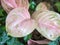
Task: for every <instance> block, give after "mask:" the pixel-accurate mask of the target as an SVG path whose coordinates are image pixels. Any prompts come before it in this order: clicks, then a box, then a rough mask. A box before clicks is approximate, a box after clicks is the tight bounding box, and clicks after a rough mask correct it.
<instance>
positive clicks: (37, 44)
mask: <svg viewBox="0 0 60 45" xmlns="http://www.w3.org/2000/svg"><path fill="white" fill-rule="evenodd" d="M48 43H49V40H40V41H35V40H32V39H30V40H28V45H40V44H48Z"/></svg>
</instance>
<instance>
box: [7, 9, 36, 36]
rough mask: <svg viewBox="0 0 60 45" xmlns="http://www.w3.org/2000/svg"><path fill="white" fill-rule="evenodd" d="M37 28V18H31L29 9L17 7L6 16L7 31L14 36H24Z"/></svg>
mask: <svg viewBox="0 0 60 45" xmlns="http://www.w3.org/2000/svg"><path fill="white" fill-rule="evenodd" d="M35 28H36V23H35V20H33V19H31V17H30V14H29V12H28V10H26V9H25V8H15V9H14V10H12V11H11V12H10V13H9V14H8V16H7V18H6V31H7V32H8V35H11V36H13V37H24V36H27V35H28V34H30V33H32V31H33V30H34V29H35Z"/></svg>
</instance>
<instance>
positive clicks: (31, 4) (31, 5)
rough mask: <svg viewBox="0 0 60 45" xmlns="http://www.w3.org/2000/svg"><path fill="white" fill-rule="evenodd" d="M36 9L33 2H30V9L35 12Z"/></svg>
mask: <svg viewBox="0 0 60 45" xmlns="http://www.w3.org/2000/svg"><path fill="white" fill-rule="evenodd" d="M35 8H36V3H35V2H34V1H30V9H31V10H35Z"/></svg>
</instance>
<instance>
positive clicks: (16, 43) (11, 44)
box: [7, 38, 23, 45]
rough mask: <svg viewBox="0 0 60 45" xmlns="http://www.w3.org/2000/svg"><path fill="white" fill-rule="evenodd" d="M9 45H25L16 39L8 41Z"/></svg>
mask: <svg viewBox="0 0 60 45" xmlns="http://www.w3.org/2000/svg"><path fill="white" fill-rule="evenodd" d="M7 45H23V44H22V43H21V42H19V41H18V40H17V39H16V38H11V39H10V40H9V41H7Z"/></svg>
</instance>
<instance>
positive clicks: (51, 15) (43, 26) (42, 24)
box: [32, 10, 60, 40]
mask: <svg viewBox="0 0 60 45" xmlns="http://www.w3.org/2000/svg"><path fill="white" fill-rule="evenodd" d="M35 14H36V12H35V13H34V14H33V16H32V17H33V19H35V20H36V21H37V23H38V26H37V30H38V31H39V32H40V33H41V34H42V35H43V36H45V37H46V38H47V39H50V40H55V39H56V38H57V37H58V36H60V15H59V14H58V13H56V12H53V11H48V10H47V11H44V12H41V13H38V15H37V14H36V15H35Z"/></svg>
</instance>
